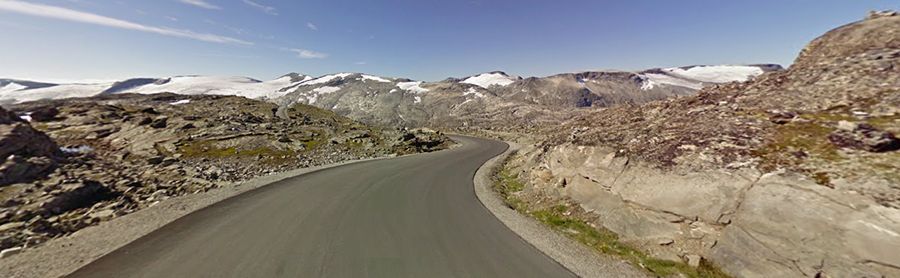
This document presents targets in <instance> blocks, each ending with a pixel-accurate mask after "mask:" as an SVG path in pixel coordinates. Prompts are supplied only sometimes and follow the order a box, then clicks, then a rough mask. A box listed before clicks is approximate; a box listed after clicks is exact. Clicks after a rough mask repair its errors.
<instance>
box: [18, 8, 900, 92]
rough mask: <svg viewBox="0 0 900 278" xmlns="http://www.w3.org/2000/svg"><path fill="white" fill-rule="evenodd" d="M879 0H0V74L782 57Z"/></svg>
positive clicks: (510, 67) (250, 72) (100, 75)
mask: <svg viewBox="0 0 900 278" xmlns="http://www.w3.org/2000/svg"><path fill="white" fill-rule="evenodd" d="M898 8H900V1H898V0H893V1H878V0H843V1H838V0H753V1H720V0H683V1H671V0H656V1H650V0H647V1H633V0H629V1H624V0H623V1H612V0H557V1H550V0H543V1H540V0H461V1H454V0H383V1H375V0H358V1H349V0H321V1H318V0H152V1H151V0H55V1H50V0H44V1H28V0H0V38H2V39H0V77H4V78H20V79H30V80H38V81H57V82H60V81H69V82H71V81H88V80H119V79H125V78H132V77H166V76H175V75H227V76H248V77H253V78H257V79H261V80H268V79H274V78H277V77H278V76H281V75H283V74H286V73H289V72H297V73H303V74H309V75H314V76H318V75H323V74H328V73H335V72H364V73H369V74H375V75H380V76H386V77H405V78H411V79H415V80H426V81H436V80H441V79H444V78H447V77H464V76H469V75H473V74H477V73H481V72H487V71H494V70H501V71H505V72H507V73H509V74H513V75H519V76H546V75H552V74H556V73H563V72H577V71H585V70H601V69H617V70H641V69H648V68H656V67H674V66H686V65H698V64H754V63H777V64H782V65H784V66H788V65H790V64H791V63H792V61H793V60H794V58H795V57H796V56H797V54H798V53H799V52H800V50H801V49H802V48H803V46H805V45H806V44H807V43H808V42H809V41H810V40H812V39H814V38H816V37H818V36H820V35H821V34H823V33H825V32H827V31H828V30H830V29H833V28H836V27H838V26H841V25H844V24H847V23H850V22H853V21H857V20H860V19H862V18H864V17H865V15H866V13H867V12H868V11H870V10H884V9H898Z"/></svg>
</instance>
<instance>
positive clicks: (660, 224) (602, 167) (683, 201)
mask: <svg viewBox="0 0 900 278" xmlns="http://www.w3.org/2000/svg"><path fill="white" fill-rule="evenodd" d="M512 165H514V166H515V168H516V169H519V170H521V171H523V172H524V173H526V174H527V176H526V180H528V181H529V185H530V186H529V188H528V190H529V191H531V192H530V193H529V194H525V195H523V196H531V199H532V200H544V201H546V197H547V196H548V195H549V196H551V197H553V198H555V199H568V200H572V201H575V202H576V203H578V204H580V206H581V207H582V208H583V209H585V210H586V211H589V212H592V213H594V214H595V215H596V219H595V220H594V222H593V223H594V224H595V225H597V226H602V227H605V228H607V229H609V230H612V231H614V232H616V233H617V234H619V235H620V237H621V239H622V240H624V241H626V242H629V243H631V244H634V245H637V246H640V247H642V248H643V249H645V250H648V251H649V252H650V253H651V254H653V255H655V256H657V257H660V258H665V259H670V260H685V261H686V262H687V261H689V258H690V257H692V256H701V257H703V258H705V259H708V260H711V261H713V262H715V263H717V264H718V265H719V266H720V267H722V268H724V269H725V270H727V271H728V272H730V273H732V274H734V275H736V276H739V277H785V276H809V277H813V276H815V275H816V274H819V273H822V274H826V275H829V276H832V277H847V276H850V277H878V276H882V275H887V276H891V275H897V274H900V271H898V269H896V268H894V267H893V266H895V265H897V263H898V262H900V255H898V254H897V253H896V252H893V250H897V248H900V237H898V231H900V224H898V223H900V213H897V211H896V210H895V209H891V208H887V207H884V206H882V205H879V204H878V203H877V202H876V201H875V200H873V199H872V198H871V197H867V196H863V195H859V194H848V193H847V192H845V191H842V190H835V189H831V188H827V187H823V186H821V185H819V184H817V183H816V182H815V181H814V180H811V179H809V178H807V177H805V176H803V175H797V174H789V173H783V172H780V173H769V174H765V175H763V174H761V173H760V172H758V171H756V170H753V169H738V170H726V169H721V170H704V171H690V172H673V171H664V170H661V169H659V168H656V167H654V166H653V165H648V164H646V163H643V162H640V161H632V160H630V159H629V158H627V157H626V156H621V155H617V151H616V150H614V149H609V148H603V147H587V146H575V145H561V146H557V147H553V148H551V149H548V150H545V151H542V150H540V149H534V148H531V149H524V150H523V151H522V152H521V153H520V154H519V156H518V158H517V159H516V160H513V161H512Z"/></svg>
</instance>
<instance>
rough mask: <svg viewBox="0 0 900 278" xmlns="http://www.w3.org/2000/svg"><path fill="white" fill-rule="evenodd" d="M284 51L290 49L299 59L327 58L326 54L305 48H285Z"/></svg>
mask: <svg viewBox="0 0 900 278" xmlns="http://www.w3.org/2000/svg"><path fill="white" fill-rule="evenodd" d="M284 50H285V51H290V52H294V53H297V58H300V59H325V58H328V54H326V53H322V52H316V51H312V50H307V49H300V48H285V49H284Z"/></svg>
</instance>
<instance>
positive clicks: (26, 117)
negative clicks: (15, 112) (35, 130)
mask: <svg viewBox="0 0 900 278" xmlns="http://www.w3.org/2000/svg"><path fill="white" fill-rule="evenodd" d="M19 118H20V119H23V120H25V121H26V122H31V112H25V114H22V115H19Z"/></svg>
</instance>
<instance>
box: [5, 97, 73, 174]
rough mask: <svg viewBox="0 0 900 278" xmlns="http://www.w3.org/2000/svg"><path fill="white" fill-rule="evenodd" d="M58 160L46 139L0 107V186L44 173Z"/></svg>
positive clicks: (58, 153) (48, 140)
mask: <svg viewBox="0 0 900 278" xmlns="http://www.w3.org/2000/svg"><path fill="white" fill-rule="evenodd" d="M60 157H61V154H60V151H59V147H58V146H57V145H56V143H55V142H53V140H52V139H50V137H49V136H47V135H46V134H44V133H43V132H40V131H38V130H35V129H34V128H32V127H31V125H30V124H28V123H27V122H25V121H23V120H22V119H20V118H19V117H17V116H15V115H14V114H12V113H10V112H8V111H6V110H4V109H3V108H0V186H4V185H8V184H12V183H16V182H23V181H28V180H30V179H33V178H35V177H37V176H40V175H41V174H44V173H46V172H47V171H49V170H50V169H52V168H53V167H55V166H56V161H57V160H58V159H59V158H60Z"/></svg>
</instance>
